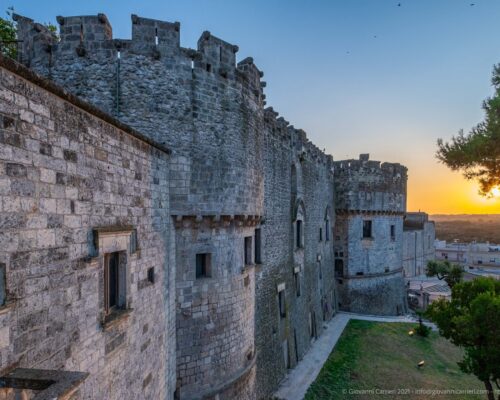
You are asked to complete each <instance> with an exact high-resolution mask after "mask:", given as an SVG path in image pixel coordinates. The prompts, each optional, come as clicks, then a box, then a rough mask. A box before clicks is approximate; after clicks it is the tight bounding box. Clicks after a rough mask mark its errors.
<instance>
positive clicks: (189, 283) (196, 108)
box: [16, 14, 264, 398]
mask: <svg viewBox="0 0 500 400" xmlns="http://www.w3.org/2000/svg"><path fill="white" fill-rule="evenodd" d="M16 18H17V19H18V24H19V25H20V26H21V32H23V35H24V39H25V42H26V43H29V44H30V46H31V47H32V48H33V49H35V52H34V53H33V55H32V56H29V54H28V56H27V57H25V58H27V59H28V62H29V64H30V67H31V68H33V69H34V70H35V71H37V72H39V73H41V74H43V75H45V76H48V77H50V78H51V79H52V80H54V81H55V82H57V83H60V84H61V85H63V86H64V87H65V88H67V89H68V90H69V91H71V92H73V93H75V94H77V95H78V96H80V97H82V98H84V99H86V100H88V101H90V102H92V103H93V104H95V105H96V106H98V107H100V108H102V109H104V110H106V111H107V112H109V113H112V114H113V115H115V116H116V117H117V118H119V119H120V120H121V121H123V122H125V123H127V124H130V125H131V126H132V127H134V128H135V129H137V130H139V131H140V132H141V133H143V134H144V135H146V136H148V137H149V138H151V139H152V140H154V141H156V142H158V143H163V144H166V145H168V146H169V147H171V148H173V149H174V153H175V154H174V155H173V156H172V159H171V175H170V214H171V215H172V216H173V217H174V219H175V220H176V221H184V222H185V221H190V220H195V221H199V220H200V219H201V220H202V221H204V220H211V221H219V222H220V223H221V224H224V223H225V222H224V221H226V220H227V219H230V220H231V219H236V220H237V221H236V222H237V223H240V222H241V221H243V222H244V223H245V224H246V223H247V222H248V221H250V222H251V223H252V224H255V223H258V221H259V219H260V216H261V215H262V213H263V190H264V186H263V185H264V183H263V173H262V169H263V168H262V152H263V149H262V142H263V133H262V104H263V99H264V96H263V94H262V89H261V82H260V78H261V76H262V73H261V72H260V71H259V70H258V69H257V68H256V67H255V65H254V64H253V61H252V60H251V59H245V60H243V61H242V62H240V63H239V64H238V65H236V56H235V54H236V52H237V51H238V47H237V46H234V45H232V44H230V43H227V42H225V41H223V40H221V39H219V38H216V37H215V36H213V35H211V34H210V33H209V32H204V33H203V34H202V35H201V37H200V40H199V41H198V44H197V49H196V50H194V49H185V48H181V47H180V41H179V37H180V36H179V35H180V24H179V23H168V22H163V21H157V20H153V19H147V18H141V17H138V16H136V15H133V16H132V39H131V40H120V39H113V38H112V30H111V26H110V25H109V22H108V20H107V19H106V17H105V16H104V15H102V14H99V15H97V16H84V17H58V22H59V24H60V28H61V40H60V42H55V41H53V40H50V38H48V39H47V36H46V35H44V36H43V39H44V40H46V41H47V42H49V43H50V44H49V45H48V46H46V47H45V53H44V51H42V50H43V49H42V50H39V49H40V47H43V46H41V45H39V43H40V42H41V41H42V39H40V35H41V32H39V31H38V29H36V28H37V27H35V24H34V23H33V21H31V20H27V19H22V17H16ZM184 222H181V223H178V224H176V225H175V229H176V234H175V240H176V242H177V251H176V253H175V254H176V261H175V262H176V265H178V266H179V268H180V269H179V273H178V274H177V287H178V292H177V300H178V301H177V323H178V324H180V326H181V327H180V328H179V329H180V330H181V331H182V332H183V334H182V335H178V341H177V349H178V353H177V354H178V360H177V367H178V371H177V378H178V381H177V386H178V387H179V391H180V393H182V394H183V398H189V397H190V396H191V397H196V396H200V395H202V394H207V393H210V391H213V392H214V393H215V394H216V393H217V390H223V391H224V390H225V391H227V392H228V393H229V392H231V389H230V387H229V388H228V387H225V386H224V385H225V384H226V383H228V382H230V381H233V380H234V379H233V378H234V375H235V374H237V373H238V371H240V370H242V369H244V368H246V363H248V362H249V361H251V359H252V358H253V355H252V357H250V360H248V359H247V355H248V354H247V353H249V352H251V353H252V354H254V349H253V346H254V343H253V342H254V333H253V320H254V317H253V315H254V304H253V299H254V289H253V288H254V285H255V282H254V279H253V272H252V271H248V272H246V273H245V274H242V273H241V271H240V269H241V267H242V266H241V265H239V264H238V263H239V261H240V260H238V263H236V264H234V262H235V261H236V258H235V257H236V256H237V255H238V254H239V253H238V252H237V251H236V250H235V249H240V248H242V245H241V243H240V242H241V241H242V240H243V239H242V238H243V235H244V234H247V232H246V231H245V229H243V228H238V227H236V228H234V229H228V228H227V227H224V226H222V225H221V227H220V231H218V232H215V231H213V229H212V228H210V229H208V230H207V231H203V230H200V229H199V227H198V226H197V225H198V223H196V224H193V225H191V224H188V225H187V226H185V224H184ZM215 229H219V228H215ZM200 238H202V239H200ZM200 240H201V241H202V242H206V243H210V245H211V253H212V255H213V260H212V263H213V264H212V266H213V270H214V275H213V276H211V277H209V278H206V279H205V282H204V283H203V284H202V283H201V282H198V280H196V279H193V276H192V274H193V273H194V272H195V268H196V265H195V264H193V262H194V261H193V259H194V258H193V257H196V254H197V250H196V249H197V248H198V247H199V246H200ZM187 254H189V257H188V256H187ZM247 278H248V279H249V280H250V281H251V284H250V285H246V286H245V287H242V286H241V285H242V282H243V281H246V279H247ZM189 290H191V291H193V297H194V298H193V302H192V303H191V305H189V306H187V303H188V302H187V301H186V302H184V301H182V300H181V299H182V298H183V296H184V294H185V292H187V291H189ZM221 290H223V291H224V293H226V294H227V296H229V297H230V298H225V297H224V296H223V297H221V298H220V299H215V300H213V299H210V301H212V300H213V301H215V302H211V303H210V304H209V303H208V302H207V301H208V299H207V298H206V296H207V295H208V293H209V292H213V291H221ZM197 291H198V292H197ZM200 296H202V297H203V298H201V297H200ZM200 301H201V303H200V304H198V303H199V302H200ZM218 305H220V307H219V308H217V306H218ZM200 307H201V308H203V310H201V309H200ZM207 307H209V308H210V309H209V310H207V309H206V308H207ZM200 313H201V315H202V317H200ZM188 314H189V315H188ZM207 326H209V328H208V331H207ZM250 328H251V329H250ZM186 332H189V334H186V335H184V333H186ZM229 335H231V337H229ZM188 338H189V340H188ZM233 384H234V385H237V384H238V382H236V381H234V382H233ZM220 385H223V386H224V387H222V386H221V387H219V386H220ZM249 387H250V386H249ZM220 395H222V394H220Z"/></svg>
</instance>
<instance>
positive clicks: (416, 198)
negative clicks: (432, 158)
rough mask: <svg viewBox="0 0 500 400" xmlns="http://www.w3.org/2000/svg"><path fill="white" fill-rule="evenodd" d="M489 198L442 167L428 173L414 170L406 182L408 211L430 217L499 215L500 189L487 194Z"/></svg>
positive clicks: (458, 174)
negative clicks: (425, 214)
mask: <svg viewBox="0 0 500 400" xmlns="http://www.w3.org/2000/svg"><path fill="white" fill-rule="evenodd" d="M489 194H490V196H481V195H480V194H479V187H478V184H477V183H476V182H474V181H467V180H465V179H464V178H463V177H462V175H461V174H460V173H457V172H452V171H450V170H448V169H447V168H445V167H444V166H439V167H435V166H434V167H433V168H431V169H430V170H428V171H425V170H423V169H420V170H417V171H416V172H415V173H413V174H412V169H410V170H409V179H408V207H407V208H408V211H417V210H421V211H425V212H427V213H429V214H498V213H500V188H499V187H495V188H493V189H492V190H491V191H490V193H489Z"/></svg>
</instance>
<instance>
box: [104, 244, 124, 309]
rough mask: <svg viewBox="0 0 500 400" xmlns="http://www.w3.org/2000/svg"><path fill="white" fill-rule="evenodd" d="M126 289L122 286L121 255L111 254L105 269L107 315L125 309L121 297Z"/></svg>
mask: <svg viewBox="0 0 500 400" xmlns="http://www.w3.org/2000/svg"><path fill="white" fill-rule="evenodd" d="M123 289H124V288H122V287H121V285H120V253H119V252H115V253H109V254H106V257H105V268H104V307H105V312H106V314H110V313H111V312H113V311H114V310H116V309H119V308H123V306H124V304H123V300H122V299H123V297H124V296H120V294H121V292H122V291H123Z"/></svg>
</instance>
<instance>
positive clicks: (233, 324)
mask: <svg viewBox="0 0 500 400" xmlns="http://www.w3.org/2000/svg"><path fill="white" fill-rule="evenodd" d="M256 223H257V221H253V220H246V221H243V220H239V219H233V220H230V219H223V220H220V221H214V220H213V219H207V218H205V219H200V220H198V221H197V220H196V219H183V220H179V221H178V222H176V225H177V229H176V236H177V238H176V255H177V257H176V258H177V260H178V264H177V266H176V268H177V269H176V271H177V279H176V282H177V283H176V286H177V337H178V341H177V343H178V353H177V371H178V380H179V383H180V386H181V387H182V389H181V393H180V395H181V398H182V399H197V398H209V397H211V396H215V395H216V394H219V398H220V399H231V398H234V397H231V396H230V394H231V393H233V392H232V391H231V388H232V387H235V386H236V387H238V386H240V389H241V386H242V385H241V384H239V382H240V381H241V380H243V381H245V382H246V384H245V386H244V388H245V391H242V392H240V394H239V395H238V396H237V397H238V398H242V399H243V398H247V399H251V398H254V396H255V394H254V392H253V390H254V389H253V386H254V383H255V382H254V380H251V379H248V377H247V375H249V374H250V372H251V371H250V369H252V368H253V366H254V364H255V345H254V295H255V274H254V265H253V260H250V263H249V264H248V265H246V264H245V255H244V251H245V243H244V239H245V237H249V238H252V239H253V238H254V235H255V224H256ZM235 237H236V242H237V244H236V245H235ZM253 252H254V249H253V248H252V249H251V253H252V254H253ZM197 254H209V255H210V271H209V273H208V275H209V276H203V277H198V278H197V277H196V262H197V260H196V255H197ZM254 375H255V374H254V373H253V374H252V376H253V377H254ZM234 390H235V389H233V391H234ZM223 392H227V393H226V394H224V393H223ZM228 396H229V397H228Z"/></svg>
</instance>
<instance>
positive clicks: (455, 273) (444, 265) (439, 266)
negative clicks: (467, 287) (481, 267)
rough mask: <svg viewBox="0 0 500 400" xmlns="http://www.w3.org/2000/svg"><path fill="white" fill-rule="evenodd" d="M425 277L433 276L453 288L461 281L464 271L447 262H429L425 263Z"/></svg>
mask: <svg viewBox="0 0 500 400" xmlns="http://www.w3.org/2000/svg"><path fill="white" fill-rule="evenodd" d="M426 275H427V276H435V277H437V278H438V279H439V280H443V279H444V281H445V282H446V283H447V284H448V286H449V287H450V288H453V286H455V285H456V284H457V283H459V282H460V281H461V280H462V277H463V275H464V270H463V268H462V266H461V265H459V264H452V263H450V262H449V261H429V262H428V263H427V271H426Z"/></svg>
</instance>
